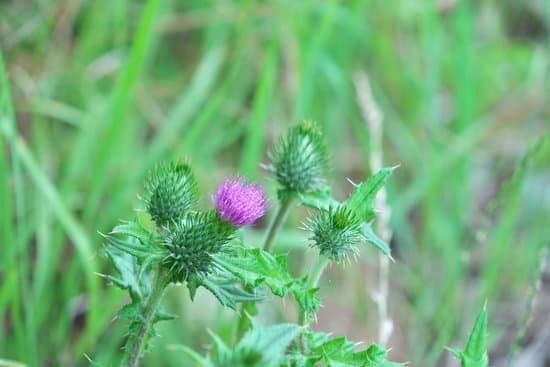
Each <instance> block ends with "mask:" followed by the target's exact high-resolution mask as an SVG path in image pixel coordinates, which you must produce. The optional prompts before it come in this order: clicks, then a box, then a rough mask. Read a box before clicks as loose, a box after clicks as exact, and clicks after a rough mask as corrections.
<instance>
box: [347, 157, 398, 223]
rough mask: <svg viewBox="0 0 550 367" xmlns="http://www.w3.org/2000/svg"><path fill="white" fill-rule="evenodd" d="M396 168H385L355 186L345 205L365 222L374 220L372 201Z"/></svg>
mask: <svg viewBox="0 0 550 367" xmlns="http://www.w3.org/2000/svg"><path fill="white" fill-rule="evenodd" d="M395 168H396V167H386V168H382V169H381V170H380V171H378V172H377V173H376V174H375V175H374V176H372V177H370V178H369V179H368V180H367V181H365V182H363V183H361V184H359V185H357V186H356V187H355V191H354V192H353V193H352V194H351V195H350V197H349V198H348V200H347V201H346V202H345V205H346V206H347V207H348V208H349V209H351V210H353V211H355V212H356V213H357V215H358V216H359V217H360V218H361V220H364V221H366V222H370V221H371V220H372V219H374V216H375V213H374V199H375V198H376V195H377V194H378V191H380V189H382V187H384V185H385V184H386V181H387V180H388V178H389V177H390V176H391V174H392V172H393V170H394V169H395Z"/></svg>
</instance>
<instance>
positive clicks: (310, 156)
mask: <svg viewBox="0 0 550 367" xmlns="http://www.w3.org/2000/svg"><path fill="white" fill-rule="evenodd" d="M270 157H271V160H272V162H273V165H272V166H271V167H269V168H270V169H271V170H272V171H274V172H275V176H276V177H277V182H278V183H279V185H280V186H281V188H280V189H279V198H280V199H282V198H284V197H286V196H288V195H291V194H294V193H305V192H309V191H313V190H316V189H319V188H321V187H323V186H324V185H325V179H324V175H325V173H326V171H327V166H328V156H327V149H326V145H325V141H324V137H323V135H322V133H321V131H320V129H319V127H318V126H317V125H316V124H315V123H313V122H310V121H304V122H302V123H301V124H299V125H297V126H294V127H292V128H290V130H289V131H288V134H287V136H286V138H281V139H280V140H279V142H278V143H277V145H276V146H275V148H274V149H273V152H272V153H271V155H270Z"/></svg>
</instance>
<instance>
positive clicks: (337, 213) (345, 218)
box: [306, 205, 363, 262]
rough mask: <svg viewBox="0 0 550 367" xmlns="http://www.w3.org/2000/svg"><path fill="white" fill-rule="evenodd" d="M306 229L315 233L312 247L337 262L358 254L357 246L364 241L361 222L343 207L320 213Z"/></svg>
mask: <svg viewBox="0 0 550 367" xmlns="http://www.w3.org/2000/svg"><path fill="white" fill-rule="evenodd" d="M306 229H308V230H310V231H311V232H313V236H312V237H310V240H312V241H313V243H312V247H317V248H319V251H320V252H321V254H322V255H325V256H327V257H328V258H330V259H331V260H333V261H336V262H339V261H341V260H343V259H346V258H347V257H348V256H349V254H356V253H357V248H356V247H355V246H356V245H357V244H358V243H360V242H361V241H362V239H363V236H362V234H361V221H360V220H359V218H358V217H357V215H356V214H355V213H354V212H352V211H351V210H349V209H348V208H346V207H345V206H343V205H340V206H338V207H336V208H334V207H330V208H329V209H328V210H322V211H320V212H319V213H318V214H317V215H316V216H315V217H313V218H312V219H310V220H309V223H308V224H307V225H306Z"/></svg>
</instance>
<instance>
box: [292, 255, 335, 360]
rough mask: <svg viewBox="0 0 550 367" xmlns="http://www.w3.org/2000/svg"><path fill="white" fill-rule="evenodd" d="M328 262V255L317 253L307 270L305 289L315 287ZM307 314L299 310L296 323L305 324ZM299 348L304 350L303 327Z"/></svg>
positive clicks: (306, 322) (307, 318) (304, 337)
mask: <svg viewBox="0 0 550 367" xmlns="http://www.w3.org/2000/svg"><path fill="white" fill-rule="evenodd" d="M329 263H330V259H329V258H328V257H326V256H323V255H319V257H318V258H317V261H316V262H315V264H313V266H312V267H311V270H310V271H309V275H308V277H307V279H306V285H305V286H306V289H311V288H317V286H318V285H319V280H320V279H321V276H322V275H323V272H324V271H325V268H326V267H327V265H328V264H329ZM309 316H310V315H308V313H307V312H306V311H303V310H300V311H299V315H298V324H299V325H301V326H306V325H307V324H308V322H309ZM300 348H301V349H302V352H306V349H307V345H306V334H305V329H304V331H302V333H301V334H300Z"/></svg>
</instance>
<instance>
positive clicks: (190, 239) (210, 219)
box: [162, 211, 235, 282]
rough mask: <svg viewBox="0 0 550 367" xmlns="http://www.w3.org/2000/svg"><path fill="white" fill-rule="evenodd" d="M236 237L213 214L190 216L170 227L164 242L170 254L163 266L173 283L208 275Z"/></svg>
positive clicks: (231, 230)
mask: <svg viewBox="0 0 550 367" xmlns="http://www.w3.org/2000/svg"><path fill="white" fill-rule="evenodd" d="M234 233H235V229H234V228H233V227H232V226H231V225H230V224H229V223H227V222H224V221H221V220H220V218H219V217H218V215H217V214H216V213H215V212H213V211H212V212H208V213H197V212H195V213H191V214H188V215H186V216H185V217H184V218H182V219H180V221H178V222H176V223H175V224H174V225H172V226H170V227H169V228H168V233H167V235H166V237H165V238H164V240H163V245H164V247H165V248H166V249H167V250H168V252H167V255H166V256H165V258H164V259H163V260H162V264H163V266H164V267H165V269H166V271H167V273H168V274H169V276H170V278H171V280H172V281H174V282H183V281H186V280H188V279H189V278H190V277H198V278H200V277H202V276H205V275H207V274H208V273H209V272H210V271H211V270H212V267H213V262H212V255H214V254H216V253H218V252H220V251H222V250H223V248H224V246H225V245H226V244H227V243H228V242H229V241H230V240H231V238H232V236H233V234H234Z"/></svg>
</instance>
